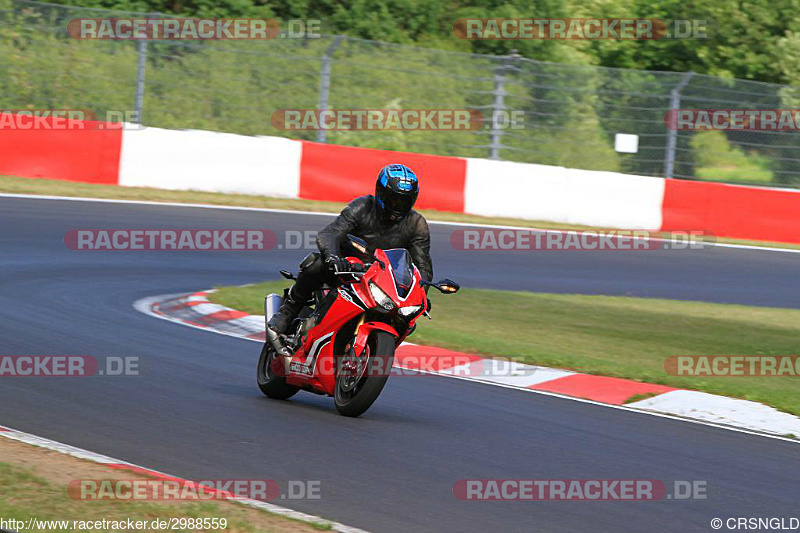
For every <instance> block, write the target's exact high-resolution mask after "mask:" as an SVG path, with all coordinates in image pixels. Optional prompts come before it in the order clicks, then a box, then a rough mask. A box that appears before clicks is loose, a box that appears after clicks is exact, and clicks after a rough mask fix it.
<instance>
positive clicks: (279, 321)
mask: <svg viewBox="0 0 800 533" xmlns="http://www.w3.org/2000/svg"><path fill="white" fill-rule="evenodd" d="M295 292H296V291H295V288H294V287H292V288H291V289H290V290H289V294H288V295H287V296H286V298H285V299H284V300H283V304H281V307H280V309H278V311H277V312H276V313H275V314H274V315H272V318H270V319H269V323H268V324H267V325H268V326H269V329H271V330H272V331H274V332H275V333H279V334H281V335H286V332H287V331H288V330H289V326H291V325H292V321H294V319H295V318H296V317H297V314H298V313H299V312H300V310H301V309H302V308H303V304H304V303H305V300H300V299H298V298H297V296H296V295H295Z"/></svg>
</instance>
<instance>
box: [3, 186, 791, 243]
mask: <svg viewBox="0 0 800 533" xmlns="http://www.w3.org/2000/svg"><path fill="white" fill-rule="evenodd" d="M367 192H369V191H365V193H367ZM0 193H13V194H38V195H52V196H71V197H89V198H107V199H118V200H140V201H149V202H172V203H197V204H211V205H229V206H235V207H258V208H267V209H291V210H297V211H315V212H320V213H338V212H339V211H341V210H342V207H344V204H341V203H338V202H320V201H316V200H297V199H293V198H272V197H268V196H253V195H249V194H223V193H212V192H199V191H168V190H166V189H153V188H149V187H117V186H116V185H98V184H94V183H77V182H72V181H57V180H44V179H33V178H18V177H13V176H0ZM422 214H423V215H425V217H426V218H427V219H428V220H433V221H441V222H461V223H465V224H495V225H501V226H519V227H524V228H538V229H556V230H598V229H602V228H596V227H591V226H581V225H578V224H564V223H560V222H547V221H543V220H524V219H519V218H502V217H482V216H477V215H465V214H461V213H448V212H444V211H435V210H422ZM634 229H636V228H634ZM662 235H663V236H664V237H669V235H670V234H669V233H667V232H665V233H663V234H662ZM715 240H716V241H717V242H724V243H730V244H750V245H754V246H773V247H778V248H793V249H800V245H795V244H788V243H775V242H761V241H748V240H742V239H722V238H718V239H715Z"/></svg>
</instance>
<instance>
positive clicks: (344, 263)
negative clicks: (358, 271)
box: [325, 254, 352, 274]
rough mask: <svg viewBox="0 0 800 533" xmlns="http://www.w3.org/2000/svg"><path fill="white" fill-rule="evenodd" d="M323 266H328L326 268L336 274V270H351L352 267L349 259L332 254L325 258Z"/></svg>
mask: <svg viewBox="0 0 800 533" xmlns="http://www.w3.org/2000/svg"><path fill="white" fill-rule="evenodd" d="M325 266H327V267H328V270H329V271H330V272H331V273H332V274H336V273H337V272H351V270H350V269H351V267H352V265H351V264H350V261H348V260H347V259H344V258H342V257H339V256H338V255H333V254H331V255H329V256H328V257H326V258H325Z"/></svg>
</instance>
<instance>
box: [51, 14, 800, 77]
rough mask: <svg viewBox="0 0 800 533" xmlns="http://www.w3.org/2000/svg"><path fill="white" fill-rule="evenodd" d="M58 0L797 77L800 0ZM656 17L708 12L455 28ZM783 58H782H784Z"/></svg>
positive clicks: (625, 63)
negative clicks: (590, 24)
mask: <svg viewBox="0 0 800 533" xmlns="http://www.w3.org/2000/svg"><path fill="white" fill-rule="evenodd" d="M55 3H58V4H66V5H81V6H87V7H104V8H109V9H119V10H129V11H140V12H160V13H166V14H177V15H183V16H201V17H206V16H208V17H237V16H238V17H275V18H278V19H281V20H286V19H320V20H322V21H323V28H324V30H325V32H326V33H328V34H336V33H339V34H346V35H350V36H353V37H360V38H364V39H374V40H380V41H388V42H393V43H404V44H411V43H416V44H420V45H422V46H431V47H436V48H440V49H450V50H459V51H464V52H474V53H485V54H507V53H509V52H510V51H511V50H512V49H515V50H518V51H519V53H520V54H521V55H522V56H523V57H529V58H532V59H539V60H543V61H553V62H561V63H570V64H581V65H586V64H593V65H603V66H610V67H619V68H636V69H645V70H670V71H678V72H685V71H689V70H692V71H695V72H698V73H703V74H712V75H719V76H723V77H736V78H743V79H753V80H760V81H767V82H775V83H791V82H792V81H793V80H794V79H795V78H796V77H797V76H798V74H797V72H799V70H798V69H797V68H793V69H791V68H786V67H785V65H782V63H785V61H784V52H785V50H786V46H787V43H786V42H785V40H789V41H791V40H793V39H796V34H797V32H798V31H800V19H798V18H797V17H796V16H795V15H796V13H797V11H798V9H800V0H777V1H774V0H748V1H743V2H731V1H730V0H706V1H704V2H689V3H687V2H686V1H685V0H658V1H657V2H653V1H652V0H566V1H563V0H467V1H466V2H454V1H453V0H349V1H348V2H342V1H341V0H272V1H269V2H267V1H266V0H55ZM532 16H535V17H537V18H581V17H595V18H603V17H622V18H658V19H662V20H665V21H670V20H675V19H694V20H699V21H707V24H704V27H706V28H707V32H706V35H705V36H699V37H698V38H684V39H658V40H651V41H634V40H621V41H614V40H595V41H579V40H568V41H558V40H519V41H506V40H485V41H466V40H461V39H457V38H455V37H454V34H453V23H454V22H455V21H456V20H457V19H459V18H468V17H477V18H516V17H532ZM776 65H778V67H777V68H776Z"/></svg>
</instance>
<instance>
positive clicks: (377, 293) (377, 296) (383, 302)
mask: <svg viewBox="0 0 800 533" xmlns="http://www.w3.org/2000/svg"><path fill="white" fill-rule="evenodd" d="M369 292H370V294H372V298H373V299H374V300H375V303H377V304H378V305H380V306H381V307H383V308H384V309H386V310H387V311H391V310H392V309H394V302H393V301H392V299H391V298H389V295H388V294H386V293H385V292H383V290H381V288H380V287H378V286H377V285H375V284H374V283H370V284H369Z"/></svg>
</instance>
